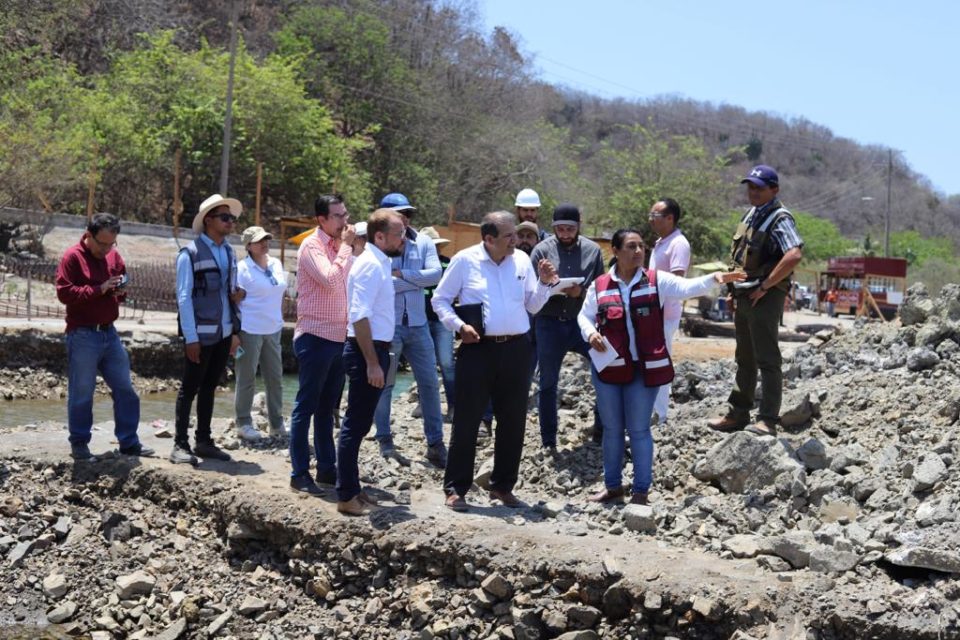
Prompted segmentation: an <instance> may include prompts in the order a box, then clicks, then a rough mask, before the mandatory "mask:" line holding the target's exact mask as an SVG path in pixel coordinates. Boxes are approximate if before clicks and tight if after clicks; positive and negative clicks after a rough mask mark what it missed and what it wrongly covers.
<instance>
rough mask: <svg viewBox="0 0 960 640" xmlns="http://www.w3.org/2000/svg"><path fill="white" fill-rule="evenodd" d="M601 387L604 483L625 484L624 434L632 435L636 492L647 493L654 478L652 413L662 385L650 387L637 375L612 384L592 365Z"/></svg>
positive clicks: (614, 486)
mask: <svg viewBox="0 0 960 640" xmlns="http://www.w3.org/2000/svg"><path fill="white" fill-rule="evenodd" d="M590 373H591V375H592V376H593V386H594V387H595V388H596V390H597V408H598V409H599V410H600V419H601V420H603V484H604V485H605V486H606V487H607V489H619V488H620V487H621V486H623V448H624V446H623V435H624V432H626V433H627V434H629V436H630V454H631V456H632V457H633V492H634V493H646V492H647V491H649V490H650V484H651V483H652V482H653V436H652V435H651V434H650V417H651V414H652V413H653V403H654V401H655V400H656V399H657V392H658V391H659V390H660V387H648V386H646V385H645V384H643V377H642V376H639V375H638V376H637V377H635V378H634V379H633V382H631V383H630V384H608V383H606V382H603V381H602V380H600V378H599V377H598V376H597V370H596V369H594V368H593V367H590Z"/></svg>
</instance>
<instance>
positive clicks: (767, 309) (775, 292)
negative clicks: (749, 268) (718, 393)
mask: <svg viewBox="0 0 960 640" xmlns="http://www.w3.org/2000/svg"><path fill="white" fill-rule="evenodd" d="M786 295H787V294H786V292H785V291H782V290H780V289H776V288H774V289H770V290H769V291H768V292H767V293H766V295H764V296H763V298H761V299H760V302H758V303H757V305H756V306H753V305H751V304H750V298H749V297H748V294H743V295H739V296H737V299H736V301H737V309H736V311H735V312H734V316H733V321H734V325H735V326H736V334H737V352H736V361H737V379H736V385H735V386H734V387H733V391H731V392H730V397H729V398H728V399H727V402H729V403H730V405H731V412H732V413H733V414H735V415H738V416H744V415H746V416H749V414H750V411H751V409H753V403H754V400H755V396H756V388H757V371H758V370H759V372H760V390H761V394H762V397H761V398H760V410H759V411H758V413H757V420H765V421H770V422H774V423H776V422H777V421H778V420H779V419H780V403H781V401H782V399H783V371H782V368H781V367H782V363H783V360H782V358H781V356H780V344H779V342H778V334H779V324H780V314H781V313H783V301H784V299H785V298H786Z"/></svg>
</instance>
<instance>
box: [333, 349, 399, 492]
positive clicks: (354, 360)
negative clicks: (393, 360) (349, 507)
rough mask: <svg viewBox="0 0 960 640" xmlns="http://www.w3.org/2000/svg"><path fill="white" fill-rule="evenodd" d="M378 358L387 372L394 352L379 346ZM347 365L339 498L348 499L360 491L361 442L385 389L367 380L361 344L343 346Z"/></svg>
mask: <svg viewBox="0 0 960 640" xmlns="http://www.w3.org/2000/svg"><path fill="white" fill-rule="evenodd" d="M375 348H376V351H377V360H379V361H380V368H381V369H383V371H384V373H386V371H387V367H389V366H390V351H389V350H388V349H387V348H386V347H385V346H384V347H379V346H378V347H375ZM343 368H344V370H345V371H346V373H347V379H349V380H350V385H349V386H348V387H347V414H346V415H345V416H344V417H343V422H342V423H341V424H340V440H339V442H338V444H337V459H338V460H339V461H340V463H339V464H338V465H337V500H340V501H341V502H346V501H347V500H350V499H351V498H353V497H354V496H355V495H357V494H358V493H360V469H359V465H358V463H357V458H358V457H359V455H360V443H362V442H363V439H364V437H366V435H367V433H369V431H370V425H371V423H372V422H373V413H374V410H375V407H376V406H377V401H378V400H379V399H380V397H381V395H382V391H383V390H382V389H378V388H377V387H371V386H370V384H369V383H368V382H367V363H366V361H365V360H364V359H363V353H361V351H360V347H358V346H357V345H356V344H354V343H353V342H351V341H349V340H348V341H347V343H346V344H345V345H343Z"/></svg>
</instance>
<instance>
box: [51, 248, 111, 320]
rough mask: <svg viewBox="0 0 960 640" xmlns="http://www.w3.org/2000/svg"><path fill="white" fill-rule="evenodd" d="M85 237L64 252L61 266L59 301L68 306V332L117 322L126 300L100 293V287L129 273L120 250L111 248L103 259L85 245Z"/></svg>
mask: <svg viewBox="0 0 960 640" xmlns="http://www.w3.org/2000/svg"><path fill="white" fill-rule="evenodd" d="M85 237H86V234H84V237H83V238H85ZM83 238H81V239H80V242H78V243H77V244H75V245H73V246H72V247H70V248H69V249H67V250H66V251H65V252H64V253H63V257H62V258H60V264H59V265H58V266H57V298H58V299H59V300H60V302H62V303H63V304H65V305H67V333H70V332H71V331H73V330H74V329H76V328H78V327H89V326H92V325H96V324H107V323H109V322H113V321H114V320H116V319H117V317H118V316H119V315H120V300H121V299H122V298H123V297H124V296H123V295H122V294H121V295H120V296H115V295H113V293H112V292H111V293H107V294H106V295H104V294H101V293H100V285H102V284H103V283H104V282H106V281H107V280H108V279H109V278H111V277H112V276H119V275H121V274H123V273H125V272H126V270H127V268H126V265H124V264H123V258H121V257H120V254H119V253H118V252H117V250H116V249H111V250H110V252H109V253H108V254H107V256H106V258H104V259H102V260H101V259H99V258H96V257H94V255H93V254H92V253H90V250H89V249H87V247H86V246H85V245H84V244H83Z"/></svg>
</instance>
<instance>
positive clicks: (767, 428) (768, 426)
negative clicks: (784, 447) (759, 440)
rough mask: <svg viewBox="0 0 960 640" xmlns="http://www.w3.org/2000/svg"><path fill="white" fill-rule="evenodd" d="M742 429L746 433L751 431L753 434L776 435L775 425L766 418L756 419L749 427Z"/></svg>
mask: <svg viewBox="0 0 960 640" xmlns="http://www.w3.org/2000/svg"><path fill="white" fill-rule="evenodd" d="M744 431H746V432H747V433H752V434H753V435H755V436H775V435H777V427H776V426H775V425H774V424H773V423H772V422H767V421H766V420H757V422H756V423H754V424H751V425H750V426H749V427H747V428H745V429H744Z"/></svg>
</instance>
